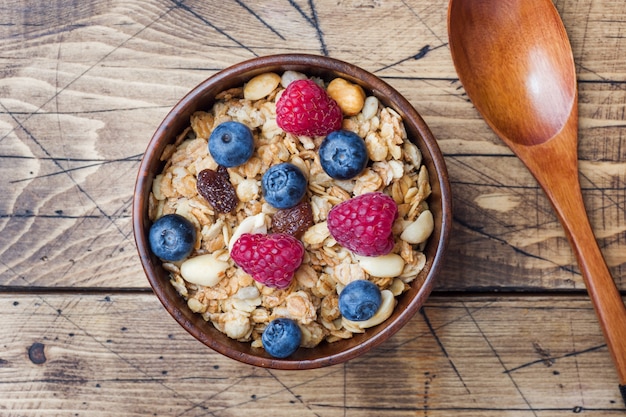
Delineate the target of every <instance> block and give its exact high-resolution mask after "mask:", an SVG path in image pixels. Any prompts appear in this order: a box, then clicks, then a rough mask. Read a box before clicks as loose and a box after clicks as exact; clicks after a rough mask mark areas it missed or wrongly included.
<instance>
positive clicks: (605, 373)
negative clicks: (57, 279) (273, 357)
mask: <svg viewBox="0 0 626 417" xmlns="http://www.w3.org/2000/svg"><path fill="white" fill-rule="evenodd" d="M0 316H1V317H3V318H4V320H5V321H10V322H11V323H12V324H13V325H11V326H2V328H1V329H0V340H1V341H2V342H1V345H0V346H1V347H2V349H1V350H0V397H1V398H3V401H2V404H1V405H0V410H1V411H0V413H1V414H2V415H4V416H23V417H25V416H35V415H37V416H45V415H54V416H65V415H67V416H70V415H74V413H77V414H79V415H118V416H119V415H124V416H131V415H185V416H191V415H193V416H206V415H216V416H240V415H244V414H245V413H250V412H254V410H259V409H261V410H266V412H265V413H264V414H263V415H276V416H293V415H298V416H309V415H310V416H378V415H390V416H406V415H416V416H429V417H436V416H450V415H463V416H483V417H484V416H494V417H495V416H565V415H570V414H572V413H584V414H585V415H591V416H603V417H604V416H618V415H623V411H624V409H623V404H622V403H621V399H620V398H619V393H618V392H617V391H616V390H615V389H614V388H615V384H614V378H615V375H614V370H613V369H612V368H611V362H610V357H609V354H608V352H607V349H606V346H605V345H604V342H603V340H602V336H601V334H600V330H599V328H598V326H597V324H596V321H595V317H594V314H593V310H592V307H591V305H590V304H589V302H588V300H587V299H585V298H584V297H572V298H569V297H568V298H556V299H555V298H547V297H506V296H501V297H492V296H488V297H462V298H452V297H434V298H432V299H431V300H430V301H429V302H428V303H427V305H426V306H425V307H424V309H423V310H422V312H421V313H420V314H418V315H417V316H415V317H414V319H413V320H412V321H411V322H410V323H409V324H408V325H407V327H406V328H404V329H403V330H402V331H400V332H399V333H398V334H397V335H396V336H394V337H393V338H392V339H391V340H389V341H388V342H386V343H384V344H383V345H382V346H380V347H379V348H377V349H375V350H374V351H372V352H370V353H369V354H367V355H366V356H364V357H362V358H359V359H356V360H353V361H350V362H348V363H346V364H344V365H337V366H333V367H329V368H325V369H319V370H313V371H297V372H293V371H270V370H263V369H259V368H255V367H250V366H248V365H242V364H239V363H238V362H235V361H233V360H231V359H227V358H224V357H222V356H220V355H218V354H216V353H214V352H213V351H211V350H209V349H208V348H206V347H205V346H204V345H202V344H201V343H199V342H198V341H196V340H195V339H193V338H192V337H191V336H189V335H188V334H187V333H185V332H184V331H183V330H181V329H180V328H179V327H178V325H177V324H176V323H175V322H174V320H173V319H172V318H171V317H169V316H167V314H166V313H165V312H164V310H163V309H162V307H161V306H160V304H159V303H158V301H157V299H156V298H155V297H154V296H152V295H151V294H143V293H134V294H111V295H104V294H92V295H87V294H83V295H76V296H73V297H70V296H66V295H62V294H48V293H44V294H33V295H24V294H12V295H8V296H5V297H3V298H2V299H1V300H0ZM512 334H515V335H516V337H515V338H512V337H511V335H512ZM43 405H45V406H46V408H47V410H44V409H43V407H42V406H43Z"/></svg>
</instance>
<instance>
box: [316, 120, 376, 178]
mask: <svg viewBox="0 0 626 417" xmlns="http://www.w3.org/2000/svg"><path fill="white" fill-rule="evenodd" d="M319 155H320V163H321V164H322V168H323V169H324V171H325V172H326V173H327V174H328V175H330V176H331V177H332V178H335V179H338V180H347V179H350V178H354V177H356V176H357V175H359V174H360V173H361V172H362V171H363V170H364V169H365V166H366V165H367V162H368V159H369V158H368V156H367V148H366V147H365V142H364V141H363V139H361V137H360V136H359V135H357V134H356V133H354V132H351V131H349V130H336V131H334V132H331V133H329V134H328V136H326V138H324V140H323V141H322V144H321V145H320V149H319Z"/></svg>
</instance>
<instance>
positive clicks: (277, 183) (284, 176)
mask: <svg viewBox="0 0 626 417" xmlns="http://www.w3.org/2000/svg"><path fill="white" fill-rule="evenodd" d="M261 185H262V187H263V195H264V196H265V200H267V202H268V203H270V204H271V205H272V206H274V207H276V208H277V209H287V208H291V207H293V206H295V205H296V204H298V203H299V202H300V200H301V199H302V197H304V194H305V193H306V186H307V184H306V178H305V177H304V174H303V173H302V171H300V169H299V168H298V167H297V166H295V165H293V164H290V163H288V162H284V163H282V164H278V165H274V166H272V167H270V169H268V170H267V171H265V174H263V179H262V180H261Z"/></svg>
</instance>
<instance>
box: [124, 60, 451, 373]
mask: <svg viewBox="0 0 626 417" xmlns="http://www.w3.org/2000/svg"><path fill="white" fill-rule="evenodd" d="M286 70H294V71H299V72H303V73H306V74H308V75H315V76H319V77H321V78H324V79H331V78H334V77H342V78H344V79H346V80H349V81H351V82H354V83H357V84H359V85H361V86H362V87H363V88H364V89H365V90H366V91H367V92H369V93H370V94H374V95H375V96H376V97H378V99H379V100H380V101H381V102H382V103H383V104H384V105H386V106H389V107H391V108H393V109H394V110H396V111H397V112H398V113H399V114H400V115H401V116H402V118H403V120H404V124H405V127H406V130H407V134H408V136H409V138H411V139H412V140H413V141H414V143H415V144H416V145H417V146H418V148H419V149H420V150H421V152H422V154H423V160H424V164H425V165H426V167H427V168H428V171H429V174H430V181H431V186H432V195H431V196H430V197H429V199H428V203H429V207H430V210H431V211H432V213H433V215H434V219H435V229H434V232H433V234H432V235H431V236H430V238H429V240H428V243H427V246H426V249H425V254H426V258H427V263H426V266H425V268H424V269H423V271H422V272H420V275H421V276H420V277H418V279H415V280H414V281H413V282H414V284H413V286H412V287H411V288H410V289H409V290H408V291H407V292H405V293H404V294H402V295H400V296H399V297H397V299H398V304H397V306H396V308H395V310H394V312H393V315H392V316H391V317H390V318H388V319H387V320H386V321H385V322H384V323H382V324H380V325H378V326H376V327H373V328H370V329H367V330H366V331H365V333H363V334H355V335H354V337H352V338H351V339H348V340H343V341H338V342H335V343H326V342H322V343H321V344H320V345H319V346H318V347H316V348H311V349H309V348H300V349H298V350H297V352H296V353H295V354H293V355H291V356H290V357H289V358H287V359H276V358H273V357H271V356H269V355H268V354H267V353H266V352H265V350H263V349H261V348H253V347H251V345H250V343H242V342H238V341H235V340H233V339H230V338H228V337H227V336H226V335H225V334H223V333H221V332H219V331H218V330H217V329H215V328H214V327H213V325H212V324H211V323H210V322H206V321H205V320H204V319H203V318H202V316H201V315H200V314H197V313H193V312H192V311H191V310H190V309H189V308H188V307H187V303H186V301H185V300H184V299H183V298H182V297H181V296H180V295H179V294H178V293H177V292H176V290H175V289H174V287H173V286H172V285H171V284H170V282H169V276H168V272H167V271H165V270H164V269H163V268H162V267H161V262H160V261H159V259H158V258H157V257H155V256H154V255H153V254H152V253H151V251H150V246H149V243H148V231H149V228H150V225H151V222H150V220H149V218H148V196H149V193H150V190H151V187H152V180H153V178H154V177H155V175H156V174H158V173H159V172H160V171H161V169H162V168H163V163H162V161H160V160H159V157H160V156H161V153H162V152H163V150H164V148H165V146H166V145H167V144H169V143H172V142H173V141H174V140H175V138H176V136H177V135H178V134H179V133H181V132H182V131H183V130H184V129H185V128H186V127H187V126H188V125H189V118H190V116H191V114H192V113H194V112H195V111H197V110H208V109H209V108H210V107H211V106H212V104H213V101H214V97H215V96H216V95H217V94H218V93H220V92H221V91H223V90H226V89H228V88H233V87H237V86H242V85H243V84H244V83H245V82H246V81H247V80H249V79H250V78H252V77H254V76H255V75H258V74H261V73H264V72H269V71H273V72H277V73H282V72H284V71H286ZM451 225H452V214H451V196H450V185H449V182H448V174H447V170H446V166H445V163H444V159H443V156H442V154H441V151H440V149H439V147H438V145H437V142H436V141H435V139H434V137H433V135H432V134H431V132H430V130H429V129H428V127H427V126H426V124H425V123H424V121H423V120H422V118H421V116H420V115H419V114H418V113H417V111H416V110H415V109H414V108H413V106H411V104H410V103H409V102H408V101H407V100H406V99H405V98H404V97H403V96H402V95H401V94H400V93H398V92H397V91H396V90H395V89H393V88H392V87H391V86H389V85H388V84H387V83H385V82H384V81H382V80H381V79H379V78H377V77H376V76H374V75H372V74H370V73H369V72H367V71H365V70H363V69H361V68H358V67H356V66H354V65H351V64H348V63H345V62H342V61H339V60H336V59H332V58H327V57H322V56H314V55H304V54H288V55H273V56H266V57H260V58H255V59H251V60H249V61H245V62H241V63H239V64H236V65H234V66H232V67H229V68H226V69H224V70H222V71H220V72H218V73H217V74H215V75H213V76H212V77H210V78H208V79H207V80H206V81H204V82H202V83H201V84H199V85H198V86H197V87H196V88H194V89H193V90H191V92H189V93H188V94H187V95H186V96H185V97H184V98H183V99H182V100H180V102H179V103H178V104H176V105H175V106H174V108H173V109H172V110H171V111H170V113H169V114H168V115H167V117H166V118H165V119H164V120H163V122H162V123H161V125H160V126H159V127H158V129H157V130H156V132H155V134H154V136H153V137H152V140H151V141H150V143H149V144H148V148H147V149H146V152H145V154H144V156H143V158H142V161H141V165H140V167H139V173H138V177H137V182H136V185H135V193H134V200H133V228H134V234H135V241H136V244H137V250H138V252H139V257H140V259H141V263H142V265H143V268H144V270H145V273H146V275H147V278H148V281H149V282H150V285H151V286H152V288H153V290H154V293H155V294H156V296H157V297H158V298H159V300H160V301H161V303H162V304H163V306H164V307H165V309H166V310H167V311H168V312H169V313H170V314H171V315H172V317H174V319H175V320H176V321H177V322H178V323H179V324H180V325H181V326H182V327H183V328H184V329H185V330H187V331H188V332H189V333H191V334H192V335H193V336H194V337H195V338H196V339H198V340H199V341H201V342H202V343H204V344H205V345H207V346H208V347H210V348H212V349H214V350H215V351H217V352H219V353H222V354H224V355H226V356H228V357H230V358H232V359H236V360H238V361H241V362H244V363H247V364H251V365H256V366H260V367H266V368H274V369H310V368H319V367H323V366H329V365H333V364H338V363H341V362H345V361H347V360H349V359H352V358H355V357H357V356H359V355H362V354H363V353H365V352H367V351H369V350H370V349H372V348H373V347H375V346H377V345H379V344H380V343H382V342H383V341H385V340H386V339H388V338H389V337H391V336H392V335H393V334H394V333H396V332H397V331H398V330H400V328H401V327H402V326H403V325H405V324H406V323H407V322H408V321H409V320H410V319H411V317H413V315H414V314H415V313H416V312H417V311H418V309H419V308H420V307H421V306H422V305H423V303H424V301H425V300H426V298H427V297H428V295H429V294H430V292H431V290H432V287H433V282H434V280H435V276H436V275H437V273H438V272H439V270H440V269H441V266H442V263H443V255H444V251H445V249H446V246H447V242H448V236H449V233H450V228H451Z"/></svg>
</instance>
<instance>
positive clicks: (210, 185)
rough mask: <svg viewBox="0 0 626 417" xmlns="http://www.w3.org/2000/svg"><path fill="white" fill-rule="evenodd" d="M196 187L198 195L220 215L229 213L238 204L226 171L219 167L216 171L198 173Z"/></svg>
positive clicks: (209, 170)
mask: <svg viewBox="0 0 626 417" xmlns="http://www.w3.org/2000/svg"><path fill="white" fill-rule="evenodd" d="M196 187H197V189H198V193H199V194H200V195H201V196H202V197H204V199H205V200H206V201H208V202H209V204H210V205H211V206H212V207H213V208H214V209H215V210H217V211H219V212H221V213H230V212H231V211H233V210H234V209H235V207H237V203H239V199H238V198H237V192H236V191H235V187H233V185H232V184H231V183H230V176H229V175H228V170H227V169H226V167H223V166H221V165H220V166H219V167H218V168H217V171H213V170H212V169H204V170H202V171H200V173H199V174H198V181H197V183H196Z"/></svg>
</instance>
